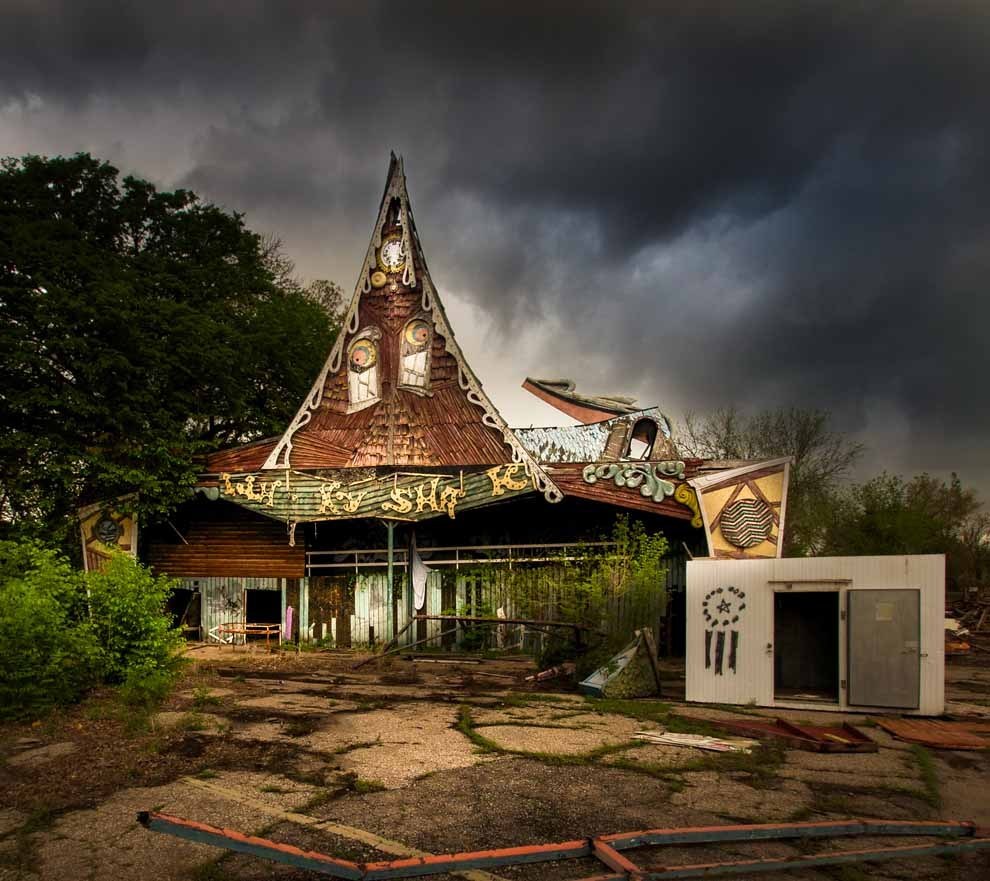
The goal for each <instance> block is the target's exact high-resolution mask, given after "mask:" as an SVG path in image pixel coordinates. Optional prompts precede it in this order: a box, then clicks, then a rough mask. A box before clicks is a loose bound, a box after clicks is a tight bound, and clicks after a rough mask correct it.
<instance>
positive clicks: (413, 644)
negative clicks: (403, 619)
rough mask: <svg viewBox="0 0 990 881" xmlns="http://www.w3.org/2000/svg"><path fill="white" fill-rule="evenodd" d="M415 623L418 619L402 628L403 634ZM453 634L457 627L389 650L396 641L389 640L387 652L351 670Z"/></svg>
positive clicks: (373, 656)
mask: <svg viewBox="0 0 990 881" xmlns="http://www.w3.org/2000/svg"><path fill="white" fill-rule="evenodd" d="M415 623H416V619H415V618H413V619H412V621H410V622H409V624H407V625H406V627H403V628H402V630H403V632H405V630H406V628H407V627H409V626H410V625H412V624H415ZM451 633H457V628H456V627H450V628H448V629H447V630H444V631H442V632H440V633H437V634H435V635H434V636H427V637H426V638H425V639H417V640H416V642H411V643H409V645H398V646H395V647H394V648H388V645H391V644H392V643H393V642H395V641H396V640H394V639H393V640H389V643H388V645H387V646H386V647H385V648H386V651H384V652H382V653H381V654H380V655H372V656H371V657H370V658H365V659H364V660H363V661H360V662H359V663H357V664H355V665H354V666H353V667H351V669H352V670H359V669H360V668H361V667H363V666H364V665H365V664H370V663H371V662H372V661H380V660H381V659H382V658H385V657H388V656H389V655H397V654H398V653H399V652H404V651H406V650H408V649H413V648H416V646H418V645H423V643H426V642H433V640H435V639H442V638H443V637H445V636H449V635H450V634H451ZM400 635H401V634H400Z"/></svg>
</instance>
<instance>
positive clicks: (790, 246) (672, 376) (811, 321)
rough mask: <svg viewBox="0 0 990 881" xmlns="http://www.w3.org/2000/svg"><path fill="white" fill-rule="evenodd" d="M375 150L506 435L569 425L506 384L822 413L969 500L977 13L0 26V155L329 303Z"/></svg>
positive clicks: (673, 7)
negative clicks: (180, 219) (56, 164)
mask: <svg viewBox="0 0 990 881" xmlns="http://www.w3.org/2000/svg"><path fill="white" fill-rule="evenodd" d="M506 8H508V9H512V10H515V11H514V12H513V13H511V14H508V13H506V12H504V9H506ZM390 149H394V150H395V151H396V152H398V153H401V154H403V155H404V158H405V167H406V173H407V177H408V180H409V188H410V193H411V196H412V200H413V206H414V208H415V213H416V218H417V225H418V227H419V229H420V233H421V235H422V238H423V241H424V245H425V247H426V250H427V256H428V258H429V260H430V266H431V270H432V273H433V276H434V281H435V282H436V284H437V286H438V288H439V290H440V293H441V296H442V297H443V299H444V301H445V303H446V305H447V308H448V311H449V313H450V316H451V319H452V321H453V323H454V327H455V329H456V330H457V333H458V339H459V340H460V341H461V343H462V346H463V347H464V348H465V350H466V352H467V353H468V356H469V358H470V360H471V361H472V363H473V365H474V367H475V369H476V370H477V371H478V372H479V373H480V374H481V377H482V379H483V381H484V382H485V385H486V388H488V390H489V391H490V392H491V393H492V395H493V397H494V398H495V400H496V402H497V403H498V404H499V405H500V406H501V407H502V409H503V412H504V413H505V415H506V416H507V417H508V418H509V419H510V421H512V422H514V423H515V424H529V423H531V422H535V423H537V424H540V423H543V424H548V423H554V422H559V421H563V420H562V419H561V418H560V417H559V416H558V414H556V413H555V411H553V410H550V409H548V408H547V407H546V406H545V405H543V404H541V403H539V402H538V401H536V400H535V399H530V398H529V396H528V395H527V394H526V393H525V392H523V391H521V390H520V389H518V386H519V383H520V382H521V381H522V379H523V377H524V376H525V375H527V374H529V375H534V376H571V377H573V378H575V379H576V380H578V382H579V385H580V386H581V387H583V388H584V389H585V390H588V391H591V392H602V391H610V392H626V393H631V394H637V395H639V397H640V400H641V401H642V402H643V404H644V405H647V404H654V403H658V404H659V405H660V406H661V407H662V408H664V409H665V410H666V411H667V412H668V413H669V414H670V415H671V416H672V417H673V418H674V420H675V422H676V421H677V420H678V419H679V417H680V416H681V414H682V413H683V412H684V410H686V409H695V410H700V411H704V410H706V409H710V408H712V407H716V406H721V405H726V404H729V403H733V402H735V403H737V404H739V405H741V406H742V407H744V408H753V409H756V408H761V407H765V406H775V405H780V404H785V405H786V404H796V405H799V406H806V407H822V408H827V409H829V410H831V411H832V413H833V414H834V418H835V424H836V426H837V427H839V428H841V429H843V430H846V431H848V432H850V433H851V434H852V435H854V436H855V437H856V438H858V439H861V440H864V441H865V442H866V443H867V444H868V445H869V447H870V455H869V457H868V459H867V461H866V463H865V467H866V469H867V470H871V469H880V468H887V469H889V470H893V471H900V472H904V473H914V472H918V471H921V470H929V471H932V472H937V473H939V474H945V473H947V472H948V471H949V470H952V469H954V470H957V471H959V473H960V474H961V476H962V477H963V479H964V480H965V481H967V482H970V483H974V484H976V485H977V486H979V487H980V488H981V489H982V490H983V494H984V496H985V497H990V457H988V450H990V393H988V391H987V386H988V380H990V378H988V366H990V357H988V354H987V352H988V339H990V299H988V295H987V290H986V287H987V279H988V277H990V152H988V151H990V3H987V2H986V0H981V2H973V3H959V2H951V0H932V2H928V3H883V2H868V3H863V2H854V3H853V2H850V3H843V2H837V0H829V2H824V3H813V2H794V0H787V2H775V3H767V2H758V0H738V2H735V3H703V2H687V3H685V2H683V0H682V2H677V3H673V2H671V3H643V4H638V3H605V2H601V3H595V4H582V3H579V2H574V0H572V2H568V3H545V2H538V0H530V2H527V3H519V4H505V3H504V2H499V3H478V2H451V3H400V2H392V3H382V4H377V3H371V2H354V3H339V4H333V3H327V2H312V3H301V2H296V3H293V2H284V0H282V2H271V3H263V2H250V0H238V2H237V3H231V2H203V0H200V2H195V3H189V4H181V3H180V4H173V3H163V2H154V3H152V2H147V3H144V4H137V3H102V2H93V0H89V2H86V3H79V2H76V0H68V2H64V3H56V2H40V0H13V2H12V0H0V154H3V155H8V154H12V155H16V154H22V153H27V152H34V153H43V154H48V155H54V154H58V153H65V154H67V153H72V152H75V151H78V150H87V151H90V152H91V153H93V154H94V155H96V156H99V157H101V158H106V159H109V160H111V161H112V162H113V163H114V164H116V165H117V166H118V167H119V168H121V169H122V170H123V171H126V172H133V173H137V174H139V175H142V176H144V177H147V178H149V179H151V180H154V181H156V182H157V183H159V184H161V185H163V186H166V187H174V186H184V187H189V188H192V189H194V190H196V191H197V192H199V193H200V194H201V195H202V196H203V197H205V198H206V199H209V200H212V201H216V202H218V203H219V204H222V205H224V206H225V207H227V208H229V209H236V210H238V211H243V212H246V214H247V222H248V224H249V225H250V226H251V227H252V228H254V229H256V230H258V231H266V232H267V231H272V232H277V233H278V234H279V235H280V236H281V237H282V239H283V241H284V242H285V245H286V248H287V250H288V252H289V254H290V255H291V256H292V257H293V258H294V259H295V260H296V261H297V264H298V266H299V269H300V271H301V272H302V273H303V274H304V275H305V276H307V277H329V278H333V279H335V280H337V281H339V282H340V283H341V284H342V285H343V286H344V287H345V289H346V290H347V291H348V293H349V292H350V290H352V288H353V285H354V280H355V277H356V275H357V272H358V271H359V269H360V264H361V260H362V259H363V256H364V250H365V248H366V246H367V241H368V237H369V235H370V232H371V226H372V223H373V220H374V217H375V212H376V210H377V203H378V199H379V198H380V195H381V189H382V185H383V178H384V174H385V170H386V167H387V161H388V154H389V150H390Z"/></svg>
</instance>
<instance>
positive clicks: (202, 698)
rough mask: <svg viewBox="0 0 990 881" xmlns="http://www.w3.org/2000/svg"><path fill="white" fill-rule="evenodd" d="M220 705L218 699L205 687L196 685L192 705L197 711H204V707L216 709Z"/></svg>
mask: <svg viewBox="0 0 990 881" xmlns="http://www.w3.org/2000/svg"><path fill="white" fill-rule="evenodd" d="M219 704H220V698H219V697H218V696H217V695H215V694H213V693H212V691H211V690H210V689H209V688H207V687H206V686H205V685H197V686H196V688H195V690H194V691H193V697H192V705H193V706H194V707H195V708H196V709H197V710H202V709H205V708H206V707H216V706H219Z"/></svg>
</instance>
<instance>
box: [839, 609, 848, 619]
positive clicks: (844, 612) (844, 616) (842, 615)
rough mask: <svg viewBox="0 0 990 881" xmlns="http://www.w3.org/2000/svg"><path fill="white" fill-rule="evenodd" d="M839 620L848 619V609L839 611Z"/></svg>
mask: <svg viewBox="0 0 990 881" xmlns="http://www.w3.org/2000/svg"><path fill="white" fill-rule="evenodd" d="M839 620H840V621H845V620H846V610H845V609H843V610H842V611H841V612H839Z"/></svg>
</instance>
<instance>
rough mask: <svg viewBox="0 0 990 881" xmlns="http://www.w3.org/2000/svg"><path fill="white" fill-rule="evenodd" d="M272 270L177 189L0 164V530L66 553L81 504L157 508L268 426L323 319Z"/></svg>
mask: <svg viewBox="0 0 990 881" xmlns="http://www.w3.org/2000/svg"><path fill="white" fill-rule="evenodd" d="M285 266H286V264H285V260H284V258H282V257H281V256H280V249H279V247H278V243H277V241H276V242H275V243H274V247H272V246H271V243H270V242H269V244H268V245H266V242H265V241H263V240H262V238H261V237H260V236H258V235H256V234H255V233H253V232H251V231H250V230H249V229H247V227H246V226H245V224H244V220H243V216H242V215H239V214H229V213H227V212H225V211H223V210H221V209H220V208H218V207H216V206H214V205H209V204H204V203H202V202H200V201H199V200H198V199H197V197H196V196H195V195H194V194H193V193H191V192H188V191H186V190H175V191H174V192H164V191H159V190H157V189H156V188H155V186H154V185H153V184H151V183H149V182H147V181H144V180H140V179H138V178H135V177H125V178H123V180H121V179H120V177H119V174H118V171H117V169H115V168H113V167H112V166H111V165H109V164H107V163H106V162H101V161H99V160H97V159H94V158H92V157H91V156H89V155H87V154H79V155H76V156H72V157H69V158H62V157H59V158H54V159H48V158H43V157H38V156H26V157H23V158H20V159H17V158H8V159H4V160H0V426H2V432H0V529H3V531H4V532H6V533H7V534H13V535H17V534H29V535H30V534H42V535H44V536H45V537H46V538H48V539H50V540H51V539H54V540H57V541H60V542H61V543H62V546H63V547H65V548H67V549H68V550H70V551H71V552H73V553H76V552H77V551H76V545H77V541H76V540H75V536H74V531H73V527H72V525H71V523H72V521H71V518H70V517H68V516H67V515H68V514H70V513H71V512H72V511H73V510H74V508H75V507H76V506H77V505H78V504H80V503H81V502H85V501H89V500H92V499H95V498H109V497H114V496H117V495H119V494H121V493H124V492H131V491H135V490H136V491H138V492H139V493H140V499H141V503H140V504H141V508H142V512H143V513H145V514H148V513H151V514H154V513H156V512H162V511H166V510H168V509H170V508H172V507H173V506H174V505H175V503H176V502H177V501H178V500H180V499H181V498H183V496H184V493H185V491H186V488H187V487H188V486H189V485H190V484H191V482H192V480H193V479H194V476H195V474H196V470H197V466H196V459H197V456H199V455H201V454H203V453H205V452H208V451H209V450H211V449H214V448H216V447H218V446H221V445H226V444H230V443H234V442H240V441H247V440H252V439H255V438H259V437H264V436H267V435H272V434H276V433H278V432H280V431H282V430H283V429H284V427H285V424H286V422H287V421H288V419H289V418H291V415H292V414H293V413H294V412H295V409H296V408H297V406H298V404H299V401H300V399H301V398H302V396H303V395H304V394H305V392H306V390H307V389H308V387H309V384H310V383H311V382H312V378H313V376H314V374H315V373H316V372H317V371H318V370H319V367H320V365H321V364H322V361H323V358H324V357H325V354H326V352H327V350H328V348H329V346H330V345H331V343H332V340H333V338H334V336H335V334H336V331H337V324H338V322H337V318H338V316H337V315H336V314H335V313H333V312H331V311H329V310H328V308H326V307H327V306H332V303H330V302H328V301H327V299H326V297H321V296H312V295H310V294H307V292H306V290H305V288H304V287H303V286H302V285H301V283H299V282H298V281H296V280H295V279H294V278H293V277H292V275H291V271H288V272H287V271H284V270H285ZM289 266H290V268H291V263H289ZM323 293H325V291H324V292H323Z"/></svg>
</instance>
